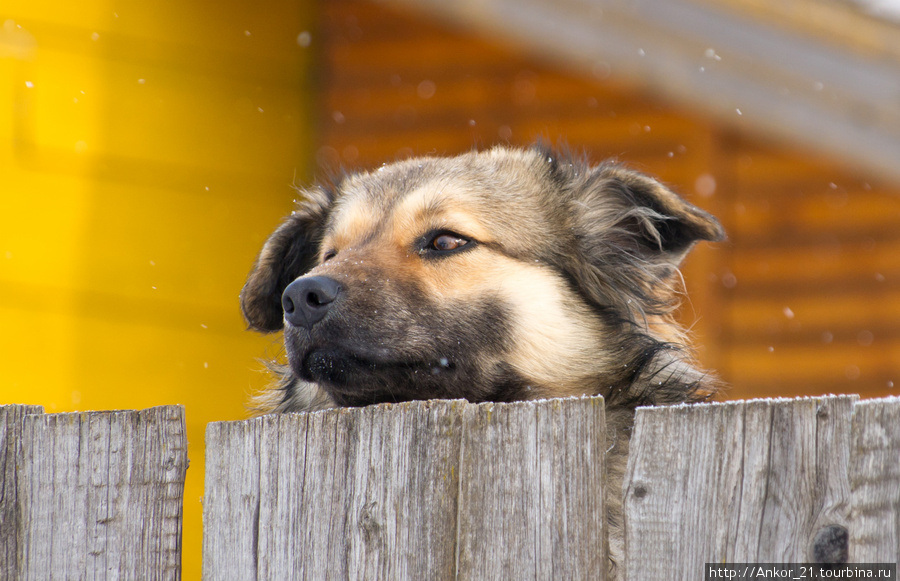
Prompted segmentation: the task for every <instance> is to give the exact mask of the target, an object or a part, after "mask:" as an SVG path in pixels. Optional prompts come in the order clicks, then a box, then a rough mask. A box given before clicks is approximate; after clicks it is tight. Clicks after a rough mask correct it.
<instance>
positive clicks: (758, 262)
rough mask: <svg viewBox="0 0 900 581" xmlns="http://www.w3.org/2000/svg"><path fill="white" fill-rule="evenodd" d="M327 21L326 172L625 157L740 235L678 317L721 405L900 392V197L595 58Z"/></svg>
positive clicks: (365, 6) (412, 19)
mask: <svg viewBox="0 0 900 581" xmlns="http://www.w3.org/2000/svg"><path fill="white" fill-rule="evenodd" d="M320 11H321V14H320V30H319V32H318V33H317V35H316V40H315V42H314V46H315V48H316V50H318V51H319V61H320V63H321V65H320V66H321V68H320V71H319V73H318V76H319V79H320V82H319V85H318V86H319V87H320V114H319V136H320V144H319V148H318V153H317V161H318V163H319V165H320V166H322V167H326V168H327V167H335V166H337V165H341V166H344V167H347V168H355V167H359V168H367V167H377V166H378V165H380V164H381V163H384V162H386V161H392V160H394V159H397V158H398V157H400V158H402V157H408V156H410V155H413V154H453V153H458V152H461V151H466V150H469V149H471V148H472V147H473V146H478V147H482V146H490V145H492V144H495V143H512V144H516V145H527V144H529V143H531V142H533V141H534V140H535V139H536V138H541V137H543V138H546V139H548V140H549V141H552V142H557V141H566V142H568V143H569V144H570V145H571V146H572V147H573V148H575V149H576V150H581V149H584V150H586V151H587V152H588V154H589V156H590V158H591V159H593V160H595V161H599V160H602V159H605V158H609V157H615V158H618V159H619V160H621V161H623V162H625V163H627V164H629V165H631V166H633V167H635V168H637V169H641V170H644V171H647V172H648V173H651V174H653V175H655V176H657V177H659V178H661V179H662V180H663V181H665V182H667V183H669V184H671V185H672V186H673V187H674V188H675V189H676V190H677V191H679V192H680V193H682V194H683V195H685V196H686V197H687V198H689V199H691V200H692V201H693V202H694V203H697V204H699V205H700V206H703V207H705V208H707V209H709V210H710V211H712V212H713V213H715V214H716V215H718V216H719V217H720V219H721V220H722V222H723V224H724V226H725V227H726V229H727V231H728V233H729V240H728V242H725V243H720V244H717V245H715V247H708V246H706V245H701V247H699V248H698V249H697V250H696V251H695V252H694V254H693V255H692V257H691V258H689V259H688V261H687V263H686V265H685V267H684V271H685V276H686V279H687V285H688V289H689V291H690V299H689V300H688V301H686V302H685V307H684V309H683V312H682V318H683V319H684V321H685V322H686V323H687V324H688V325H690V326H691V327H692V328H693V330H694V333H695V335H696V338H697V342H698V343H699V344H700V355H701V359H702V361H703V363H704V364H705V365H706V366H707V367H708V368H711V369H714V370H716V371H717V372H718V373H719V374H720V375H721V376H722V378H723V379H724V380H725V382H726V383H727V384H729V385H730V386H731V388H730V389H729V390H728V391H727V392H725V393H724V394H723V397H724V398H747V397H760V396H767V397H768V396H793V395H821V394H826V393H859V394H861V395H862V396H864V397H871V396H881V395H890V394H895V393H898V390H900V331H898V329H900V228H898V227H897V225H898V224H900V184H894V183H885V182H878V181H876V180H874V179H872V178H871V177H870V176H867V175H865V174H863V173H861V172H859V171H858V170H855V169H854V168H853V167H849V166H847V165H846V164H844V163H843V161H842V160H840V159H826V158H822V157H820V156H817V155H815V154H813V153H811V152H808V151H803V150H800V149H797V148H795V147H793V146H792V144H790V143H785V142H772V141H768V140H767V139H766V137H765V136H764V135H757V134H751V133H747V132H740V131H738V130H737V129H735V128H733V127H731V126H728V125H727V124H721V123H718V122H714V121H712V120H711V119H709V118H707V117H706V116H705V115H704V112H703V111H700V110H691V109H690V108H687V107H683V106H679V105H678V104H675V103H671V102H667V101H665V100H663V99H661V98H660V97H659V96H657V95H652V94H648V93H647V92H646V91H645V90H644V89H643V88H642V87H640V86H635V85H627V84H625V83H623V82H621V81H619V80H618V79H617V78H615V77H613V76H610V74H609V70H608V69H606V68H604V67H603V65H602V63H599V64H598V66H597V69H596V70H595V71H594V75H593V76H585V75H583V74H582V73H580V72H579V73H575V72H572V71H569V70H567V69H566V66H565V64H564V63H559V62H550V61H548V60H546V59H544V58H542V57H541V56H540V55H535V54H530V53H528V51H527V49H524V48H522V47H517V46H510V45H507V44H504V42H502V41H499V40H496V39H491V38H489V37H486V36H482V35H480V34H479V33H478V32H477V31H472V30H460V29H455V28H453V27H452V26H450V25H446V24H441V23H439V22H435V21H434V20H432V19H430V18H428V17H425V16H423V15H417V14H413V13H408V12H399V11H396V10H393V9H389V8H387V7H384V6H382V5H379V4H378V3H376V2H366V1H362V0H335V1H333V2H327V3H322V4H321V6H320ZM704 58H706V57H704V56H703V55H698V66H703V65H708V64H709V63H708V62H701V61H703V59H704ZM707 60H708V59H707ZM735 115H738V112H735Z"/></svg>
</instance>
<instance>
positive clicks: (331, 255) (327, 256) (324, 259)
mask: <svg viewBox="0 0 900 581" xmlns="http://www.w3.org/2000/svg"><path fill="white" fill-rule="evenodd" d="M335 256H337V250H329V251H328V252H326V253H325V256H323V257H322V262H328V261H329V260H331V259H332V258H334V257H335Z"/></svg>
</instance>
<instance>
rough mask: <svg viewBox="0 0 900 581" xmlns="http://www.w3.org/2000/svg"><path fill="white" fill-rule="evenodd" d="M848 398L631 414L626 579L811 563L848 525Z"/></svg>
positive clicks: (648, 410) (852, 398)
mask: <svg viewBox="0 0 900 581" xmlns="http://www.w3.org/2000/svg"><path fill="white" fill-rule="evenodd" d="M855 400H856V398H855V396H840V397H825V398H803V399H797V400H756V401H747V402H731V403H725V404H706V405H697V406H674V407H667V408H642V409H639V410H638V413H637V417H636V423H635V433H634V439H633V440H632V446H631V456H630V457H629V464H628V470H627V473H626V476H625V488H624V490H625V511H626V516H625V519H626V525H625V527H626V552H627V557H626V571H625V578H626V579H635V580H638V579H641V580H646V579H685V580H687V579H695V578H697V576H698V575H701V574H702V570H703V564H704V563H707V562H779V563H790V562H813V561H816V558H815V557H816V555H818V554H819V553H817V547H819V545H820V544H821V543H820V542H819V539H820V538H821V535H822V533H823V531H827V530H831V529H830V528H829V527H836V528H835V530H844V531H845V530H846V527H847V526H848V524H849V519H850V515H849V500H850V491H849V485H848V481H847V477H846V475H847V469H848V466H849V442H850V416H851V413H852V407H853V403H854V402H855Z"/></svg>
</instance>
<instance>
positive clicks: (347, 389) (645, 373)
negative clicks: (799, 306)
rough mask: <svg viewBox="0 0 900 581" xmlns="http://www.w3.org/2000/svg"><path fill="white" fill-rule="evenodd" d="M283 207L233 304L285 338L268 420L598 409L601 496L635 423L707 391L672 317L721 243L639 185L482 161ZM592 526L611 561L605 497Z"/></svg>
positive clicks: (701, 218) (308, 194) (637, 177)
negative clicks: (409, 404) (697, 248)
mask: <svg viewBox="0 0 900 581" xmlns="http://www.w3.org/2000/svg"><path fill="white" fill-rule="evenodd" d="M301 195H302V197H301V199H300V200H299V203H298V206H297V209H296V211H295V212H293V213H292V215H291V216H289V217H288V218H287V219H286V220H285V221H284V223H283V224H282V225H281V226H280V227H279V228H278V229H277V230H276V231H275V232H274V233H273V234H272V236H271V237H270V238H269V240H268V241H267V242H266V244H265V246H264V247H263V249H262V252H261V253H260V256H259V258H258V260H257V263H256V265H255V266H254V269H253V271H252V272H251V274H250V277H249V280H248V281H247V283H246V285H245V287H244V289H243V291H242V293H241V306H242V308H243V312H244V315H245V317H246V318H247V320H248V321H249V323H250V326H251V327H252V328H254V329H257V330H259V331H263V332H272V331H277V330H280V329H282V328H284V341H285V347H286V352H287V357H288V360H289V365H287V366H285V367H283V368H281V369H280V371H279V373H280V375H281V380H280V386H279V387H278V388H277V389H274V390H272V391H271V392H270V393H269V394H267V399H266V402H265V403H264V404H263V407H264V408H265V409H266V410H267V411H295V410H308V409H320V408H323V407H330V406H335V405H338V406H359V405H366V404H372V403H378V402H392V401H403V400H410V399H434V398H465V399H468V400H470V401H473V402H480V401H514V400H528V399H537V398H548V397H564V396H581V395H586V394H590V395H593V394H601V395H603V396H604V397H605V398H606V405H607V418H608V419H607V422H608V425H609V427H610V434H611V437H612V444H613V445H612V448H611V451H610V455H609V470H610V477H611V479H612V482H613V483H614V486H611V487H610V488H611V489H616V487H618V490H620V489H621V478H622V473H623V471H624V467H625V459H626V456H627V447H628V438H629V434H630V429H631V425H632V418H633V413H634V408H635V407H636V406H639V405H659V404H669V403H677V402H686V401H698V400H701V399H704V398H706V397H708V396H709V395H710V394H711V393H712V391H713V390H714V385H713V381H712V380H711V379H709V377H708V376H707V375H706V374H705V373H703V372H701V371H699V370H697V369H696V368H695V365H694V363H693V359H692V354H691V351H690V349H689V347H688V346H687V345H686V343H685V337H684V334H683V332H682V330H681V329H680V328H679V327H678V326H677V325H676V323H675V321H674V319H673V317H672V310H673V309H674V308H675V306H676V305H677V297H678V295H679V283H680V279H679V275H678V270H677V268H678V265H679V264H680V262H681V261H682V259H683V258H684V256H685V255H686V254H687V252H688V251H689V250H690V249H691V247H692V246H693V245H694V243H695V242H697V241H700V240H720V239H721V238H722V237H723V232H722V229H721V227H720V226H719V224H718V222H717V221H716V220H715V219H714V218H713V217H712V216H710V215H709V214H707V213H705V212H703V211H701V210H699V209H698V208H696V207H694V206H692V205H690V204H688V203H687V202H685V201H684V200H682V199H681V198H679V197H678V196H677V195H676V194H674V193H673V192H671V191H670V190H669V189H667V188H666V187H665V186H663V185H661V184H660V183H659V182H657V181H655V180H653V179H651V178H649V177H647V176H644V175H642V174H640V173H636V172H633V171H630V170H628V169H625V168H624V167H622V166H619V165H617V164H613V163H607V164H602V165H599V166H595V167H591V166H590V165H588V164H587V163H585V162H584V161H582V160H577V159H574V158H572V157H570V156H568V155H560V154H558V153H557V152H554V151H551V150H549V149H545V148H541V147H537V148H534V149H529V150H520V149H511V148H506V147H496V148H493V149H490V150H487V151H484V152H473V153H468V154H464V155H460V156H457V157H450V158H435V157H423V158H416V159H410V160H407V161H402V162H398V163H394V164H390V165H385V166H383V167H381V168H380V169H378V170H376V171H372V172H367V173H365V172H364V173H358V174H353V175H348V176H345V177H344V178H343V179H342V180H340V182H339V183H337V184H336V185H334V186H333V187H314V188H311V189H307V190H303V191H302V192H301ZM284 308H287V311H288V312H287V313H285V312H284V311H283V309H284ZM618 490H617V492H618ZM608 510H609V518H610V525H611V530H612V531H613V534H612V535H611V537H610V555H611V558H612V559H613V561H615V560H616V559H617V558H618V556H619V555H621V543H622V539H621V494H620V493H617V494H610V498H609V509H608ZM616 531H618V534H617V533H616Z"/></svg>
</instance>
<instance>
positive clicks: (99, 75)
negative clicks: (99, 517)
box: [0, 0, 900, 579]
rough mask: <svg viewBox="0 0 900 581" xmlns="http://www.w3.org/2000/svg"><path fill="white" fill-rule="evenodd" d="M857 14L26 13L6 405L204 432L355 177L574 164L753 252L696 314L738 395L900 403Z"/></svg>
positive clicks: (716, 278) (811, 1)
mask: <svg viewBox="0 0 900 581" xmlns="http://www.w3.org/2000/svg"><path fill="white" fill-rule="evenodd" d="M898 13H900V12H898V11H897V9H896V6H894V5H893V3H892V2H869V3H863V2H859V3H855V2H850V1H844V0H797V1H795V2H791V3H783V2H781V1H780V0H720V1H713V0H708V1H707V0H640V1H635V2H623V1H616V0H593V1H592V0H567V1H565V2H558V1H555V0H527V1H521V0H484V1H482V2H459V3H451V2H443V1H439V0H391V1H382V2H374V1H365V0H330V1H327V2H315V1H312V0H293V1H286V0H266V1H264V2H254V3H251V2H241V1H238V0H221V1H219V2H216V3H210V2H199V1H196V0H177V1H176V0H143V1H140V2H138V1H137V0H85V1H83V2H78V3H72V2H60V1H58V0H6V1H5V2H4V3H3V4H2V5H0V321H2V323H0V325H2V327H0V328H2V333H0V394H2V395H0V403H31V404H39V405H43V406H44V408H45V410H46V411H47V412H63V411H75V410H100V409H127V408H144V407H148V406H153V405H162V404H175V403H180V404H184V405H185V407H186V409H187V421H188V437H189V440H190V451H189V455H190V459H191V466H190V469H189V470H188V482H187V485H186V492H185V529H184V578H186V579H194V578H199V575H200V542H201V529H200V515H201V504H200V499H201V496H202V494H203V470H204V467H203V437H204V430H205V426H206V424H207V423H208V422H210V421H218V420H233V419H241V418H244V417H246V416H247V412H246V408H245V406H246V402H247V397H248V395H249V394H251V393H252V392H254V391H257V390H259V389H261V388H263V387H264V386H265V385H266V383H267V381H268V379H267V377H266V374H265V372H264V371H263V369H264V368H263V365H262V364H261V363H260V362H259V358H261V357H267V356H277V355H278V353H279V350H280V348H279V340H280V338H279V337H277V336H270V337H262V336H259V335H256V334H253V333H250V332H247V331H246V330H245V324H244V322H243V321H242V319H241V316H240V311H239V307H238V301H237V297H238V293H239V291H240V288H241V286H242V284H243V282H244V278H245V276H246V274H247V273H248V271H249V269H250V267H251V265H252V262H253V259H254V258H255V256H256V253H257V252H258V251H259V249H260V247H261V245H262V243H263V241H264V240H265V238H266V237H267V235H268V234H269V233H270V232H271V231H272V229H273V228H274V227H275V226H276V225H277V224H278V222H279V220H280V218H281V217H282V216H283V215H285V214H287V213H288V212H289V211H290V210H291V204H292V200H293V199H294V198H295V196H296V195H295V193H294V192H293V191H292V189H291V184H292V183H298V184H304V183H310V182H311V181H313V180H315V178H316V176H317V175H323V174H324V172H325V171H327V170H328V169H331V168H335V167H345V168H349V169H354V168H370V167H375V166H378V165H380V164H381V163H383V162H385V161H392V160H395V159H400V158H404V157H408V156H411V155H416V154H454V153H458V152H462V151H467V150H469V149H471V148H472V147H473V146H477V147H488V146H490V145H493V144H496V143H511V144H515V145H528V144H530V143H532V142H533V141H534V140H535V139H537V138H544V139H546V140H549V141H551V142H558V143H561V142H566V143H568V144H569V145H571V146H572V147H573V148H574V149H575V150H584V151H586V152H587V154H588V155H589V157H590V158H591V159H593V160H594V161H600V160H603V159H605V158H609V157H614V158H617V159H618V160H620V161H622V162H624V163H626V164H628V165H630V166H632V167H634V168H636V169H639V170H643V171H646V172H648V173H651V174H653V175H655V176H657V177H659V178H660V179H661V180H663V181H665V182H666V183H668V184H670V185H671V186H672V187H673V188H674V189H675V190H677V191H679V192H680V193H682V194H683V195H684V196H685V197H687V198H688V199H690V200H691V201H693V202H694V203H696V204H698V205H700V206H702V207H704V208H706V209H708V210H709V211H711V212H713V213H714V214H716V215H717V216H718V217H719V218H720V219H721V221H722V222H723V224H724V226H725V228H726V230H727V231H728V233H729V240H728V241H727V242H723V243H719V244H716V245H703V246H701V247H699V248H698V249H697V250H696V251H695V252H694V254H693V255H692V256H691V257H690V258H689V260H688V262H687V263H686V264H685V265H684V273H685V278H686V281H687V286H688V288H689V290H690V299H689V300H686V301H685V304H684V307H683V309H682V319H683V320H684V321H685V323H686V324H688V325H690V326H691V327H692V329H693V331H694V334H695V336H696V337H697V340H698V343H699V344H700V345H701V346H702V347H701V352H700V355H701V358H702V362H703V364H704V365H705V366H707V367H708V368H711V369H715V370H717V371H718V373H719V374H720V375H721V377H722V378H723V379H724V380H725V381H726V382H727V383H728V384H729V386H730V388H729V389H728V391H726V392H725V393H724V394H723V395H722V398H723V399H729V398H732V399H733V398H751V397H771V396H796V395H816V394H824V393H858V394H860V395H862V396H863V397H873V396H882V395H887V394H894V393H897V392H898V389H900V387H895V382H900V327H898V324H897V323H898V320H900V29H898V28H900V27H898V25H897V23H896V21H895V20H893V19H894V18H896V17H897V14H898Z"/></svg>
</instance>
